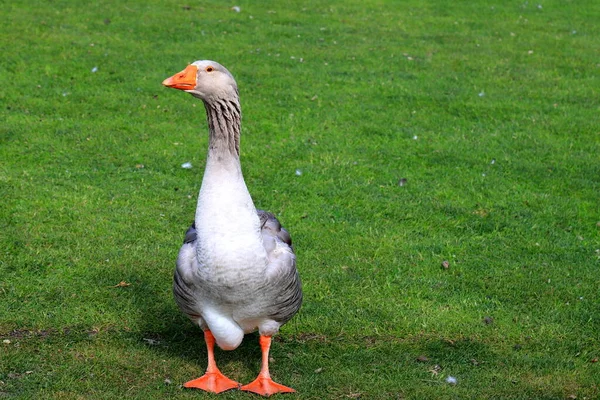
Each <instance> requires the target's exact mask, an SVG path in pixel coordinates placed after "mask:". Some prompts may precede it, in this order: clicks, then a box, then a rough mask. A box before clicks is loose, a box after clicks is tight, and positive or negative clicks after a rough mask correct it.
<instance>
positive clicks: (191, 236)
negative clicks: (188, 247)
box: [183, 222, 196, 244]
mask: <svg viewBox="0 0 600 400" xmlns="http://www.w3.org/2000/svg"><path fill="white" fill-rule="evenodd" d="M195 241H196V223H195V222H194V223H193V224H192V226H190V227H189V228H188V230H187V231H186V232H185V237H184V238H183V244H186V243H192V242H195Z"/></svg>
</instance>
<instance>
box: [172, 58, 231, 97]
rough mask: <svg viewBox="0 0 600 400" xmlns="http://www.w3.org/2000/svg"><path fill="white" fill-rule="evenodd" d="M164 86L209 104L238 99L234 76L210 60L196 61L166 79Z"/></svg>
mask: <svg viewBox="0 0 600 400" xmlns="http://www.w3.org/2000/svg"><path fill="white" fill-rule="evenodd" d="M162 84H163V85H165V86H166V87H170V88H173V89H179V90H183V91H184V92H188V93H189V94H191V95H192V96H194V97H197V98H199V99H202V100H204V101H205V102H207V103H214V102H216V101H219V100H230V99H236V98H237V97H238V89H237V84H236V83H235V79H233V75H231V73H230V72H229V71H228V70H227V68H225V67H224V66H222V65H221V64H219V63H218V62H215V61H210V60H202V61H195V62H193V63H192V64H190V65H188V66H187V67H186V68H185V69H184V70H183V71H181V72H179V73H177V74H175V75H173V76H172V77H170V78H167V79H165V80H164V81H163V83H162Z"/></svg>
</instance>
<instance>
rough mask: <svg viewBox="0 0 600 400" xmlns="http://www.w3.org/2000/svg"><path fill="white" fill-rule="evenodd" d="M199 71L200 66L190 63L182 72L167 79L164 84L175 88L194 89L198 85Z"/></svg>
mask: <svg viewBox="0 0 600 400" xmlns="http://www.w3.org/2000/svg"><path fill="white" fill-rule="evenodd" d="M197 73H198V67H196V66H195V65H192V64H190V65H188V66H187V67H186V68H185V69H184V70H183V71H181V72H180V73H178V74H175V75H173V76H172V77H170V78H167V79H165V80H164V81H163V83H162V84H163V85H165V86H166V87H170V88H173V89H179V90H192V89H194V88H195V87H196V74H197Z"/></svg>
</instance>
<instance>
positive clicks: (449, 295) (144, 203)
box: [0, 0, 600, 399]
mask: <svg viewBox="0 0 600 400" xmlns="http://www.w3.org/2000/svg"><path fill="white" fill-rule="evenodd" d="M129 3H130V2H129ZM129 3H127V2H126V3H123V2H118V1H106V2H99V3H95V4H87V5H83V3H81V2H75V1H61V0H55V1H52V2H42V1H29V2H25V1H17V2H12V3H10V4H4V5H3V6H2V9H3V16H4V23H3V24H2V27H1V28H0V32H1V33H2V36H1V39H0V43H1V44H2V50H3V51H2V53H3V57H2V60H1V61H0V67H1V68H0V77H1V83H2V91H0V100H1V103H2V120H3V123H2V125H1V127H0V129H1V131H0V132H1V133H0V140H1V144H0V193H1V196H2V201H1V202H0V232H1V234H0V252H1V255H0V304H1V306H0V339H2V340H3V341H4V342H3V343H0V397H2V398H19V399H28V398H44V399H115V398H139V399H148V398H151V399H162V398H174V399H175V398H177V399H179V398H181V399H183V398H186V399H188V398H189V399H192V398H193V399H198V398H215V396H213V395H208V394H204V393H201V392H198V391H188V390H183V389H182V388H181V387H180V384H181V383H182V382H184V381H186V380H187V379H190V378H193V377H196V376H198V375H199V374H200V373H201V372H202V371H203V369H204V368H205V366H206V360H205V357H206V352H205V347H204V342H203V340H202V336H201V333H200V331H199V329H198V328H196V327H194V326H192V325H191V324H190V323H189V322H188V321H187V320H186V319H185V318H184V317H183V316H182V315H181V314H180V313H179V311H178V310H177V308H176V306H175V304H174V301H173V300H172V296H171V279H172V270H173V267H174V260H175V257H176V254H177V251H178V248H179V245H180V242H181V240H182V237H183V232H184V231H185V229H186V228H187V226H188V225H189V223H190V222H191V220H192V218H193V215H194V209H195V201H196V195H197V192H198V189H199V184H200V180H201V172H202V168H203V164H204V157H205V149H206V146H207V135H206V126H205V116H204V110H203V107H202V105H201V104H200V103H199V102H198V101H196V100H194V99H193V98H191V97H190V96H187V95H184V94H182V93H179V92H175V91H172V90H167V89H165V88H163V87H162V86H161V85H160V83H161V81H162V80H163V79H164V78H166V77H167V76H170V75H171V74H173V73H175V72H178V71H179V70H181V69H183V67H185V65H186V63H188V62H192V61H194V60H196V59H203V58H208V59H214V60H217V61H219V62H221V63H222V64H224V65H225V66H227V67H228V68H229V69H230V70H231V71H232V73H233V74H234V75H235V76H236V79H237V81H238V84H239V87H240V93H241V101H242V107H243V114H244V121H243V137H242V163H243V168H244V172H245V177H246V182H247V184H248V186H249V188H250V191H251V193H252V195H253V197H254V200H255V203H256V205H257V206H259V207H261V208H264V209H267V210H270V211H272V212H274V213H275V214H276V215H277V216H278V217H279V218H280V220H281V221H282V222H283V224H284V225H285V226H286V227H287V228H288V229H289V230H290V232H291V233H292V236H293V238H294V243H295V248H296V252H297V255H298V265H299V269H300V271H301V276H302V279H303V283H304V292H305V301H304V305H303V308H302V310H301V312H300V313H299V314H298V315H297V316H296V317H295V318H294V319H293V320H292V321H291V322H290V323H289V324H288V325H286V326H285V327H284V328H283V329H282V331H281V333H280V335H279V337H278V339H277V342H276V343H274V345H273V348H272V356H273V358H274V362H273V363H272V373H273V375H274V377H275V379H277V380H278V381H281V382H282V383H284V384H287V385H290V386H292V387H294V388H296V389H297V390H298V394H297V395H293V396H286V397H290V398H298V399H337V398H358V397H360V398H365V399H388V398H403V399H533V398H535V399H566V398H573V397H572V396H576V398H577V399H594V398H598V397H599V396H600V379H599V378H598V377H600V362H594V361H595V360H596V361H597V360H598V358H600V337H599V334H598V332H600V320H599V316H600V296H599V290H600V278H599V276H600V274H599V272H600V250H599V249H600V234H599V229H600V225H599V221H600V196H599V194H600V157H599V155H600V131H599V128H598V126H599V122H600V120H599V118H598V115H599V111H600V106H599V102H598V98H599V95H600V93H599V89H598V88H599V87H600V82H599V76H600V64H599V59H598V48H599V47H600V39H599V38H600V25H599V24H598V20H599V19H600V3H598V2H596V1H591V0H589V1H582V2H574V1H557V0H548V1H543V2H541V3H539V4H538V3H537V2H524V1H509V2H495V3H494V2H486V1H483V0H474V1H470V2H454V3H453V4H450V3H451V2H447V1H434V0H431V1H427V2H423V1H417V0H407V1H403V2H391V1H389V2H386V1H376V0H370V1H343V2H342V1H339V2H335V3H333V2H332V3H330V4H326V3H325V2H318V1H315V2H294V3H291V2H250V1H246V0H244V1H241V2H239V3H236V4H234V3H231V4H229V3H223V2H220V1H207V2H202V3H200V2H197V1H193V2H192V1H190V2H187V3H186V2H177V1H170V0H167V1H154V0H151V1H146V2H138V3H137V4H136V3H133V4H129ZM283 3H286V4H283ZM233 5H239V6H240V7H241V12H239V13H237V12H235V11H232V10H231V9H230V7H231V6H233ZM94 68H97V70H95V71H96V72H92V69H94ZM187 161H190V162H192V164H193V166H194V168H192V169H191V170H186V169H182V168H181V167H180V166H181V164H182V163H184V162H187ZM142 166H143V167H142ZM297 169H299V170H301V171H302V174H301V175H300V176H298V175H296V173H295V171H296V170H297ZM401 178H405V179H406V185H404V186H399V185H398V182H399V180H400V179H401ZM445 260H447V261H448V262H449V264H450V267H449V268H448V269H443V268H441V263H442V262H443V261H445ZM121 281H126V282H127V283H130V286H127V287H115V285H117V284H118V283H119V282H121ZM486 317H489V318H491V319H489V318H488V319H487V322H488V323H485V322H484V319H485V318H486ZM145 339H152V340H154V341H155V342H152V343H153V344H150V341H149V340H145ZM421 356H424V357H426V359H422V361H417V358H418V357H421ZM259 358H260V352H259V349H258V345H257V338H256V337H255V336H250V337H248V338H246V340H245V341H244V343H243V345H242V346H241V348H240V349H238V350H236V351H233V352H222V351H219V352H218V353H217V360H218V362H219V364H220V366H221V367H222V369H223V371H224V372H225V373H227V374H229V375H230V376H231V377H232V378H235V379H237V380H240V381H242V382H244V383H247V382H249V381H250V380H252V379H253V378H254V376H255V375H256V374H257V372H258V369H259ZM436 365H438V366H439V368H438V369H440V368H441V370H440V371H439V372H437V374H436V373H433V372H431V371H433V370H435V369H436V368H435V366H436ZM448 376H453V377H456V379H457V384H456V385H450V384H448V383H446V378H447V377H448ZM166 380H167V381H166ZM169 382H170V383H169ZM569 396H571V397H569ZM219 397H220V398H224V399H240V398H251V397H253V396H252V395H249V394H246V393H241V392H232V393H227V394H223V395H221V396H219Z"/></svg>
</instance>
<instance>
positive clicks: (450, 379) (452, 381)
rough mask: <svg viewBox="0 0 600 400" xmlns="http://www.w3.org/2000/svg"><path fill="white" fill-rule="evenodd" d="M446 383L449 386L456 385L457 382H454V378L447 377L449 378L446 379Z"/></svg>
mask: <svg viewBox="0 0 600 400" xmlns="http://www.w3.org/2000/svg"><path fill="white" fill-rule="evenodd" d="M446 382H448V383H449V384H451V385H456V382H457V380H456V378H455V377H453V376H449V377H447V378H446Z"/></svg>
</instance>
